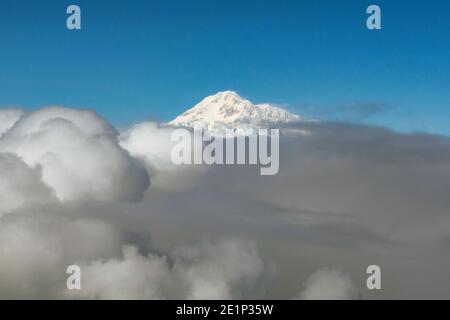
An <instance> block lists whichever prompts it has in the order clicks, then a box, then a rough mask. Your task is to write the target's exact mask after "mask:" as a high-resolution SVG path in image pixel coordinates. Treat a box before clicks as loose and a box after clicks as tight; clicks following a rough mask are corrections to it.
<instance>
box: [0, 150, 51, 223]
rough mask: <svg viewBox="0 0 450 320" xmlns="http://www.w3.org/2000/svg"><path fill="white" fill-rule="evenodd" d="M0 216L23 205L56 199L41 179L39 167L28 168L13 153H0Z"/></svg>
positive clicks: (43, 202)
mask: <svg viewBox="0 0 450 320" xmlns="http://www.w3.org/2000/svg"><path fill="white" fill-rule="evenodd" d="M0 177H1V180H0V217H1V216H2V215H3V214H5V213H8V212H11V211H14V210H17V209H19V208H22V207H24V206H35V205H39V204H45V203H51V202H54V201H56V198H55V197H54V195H53V192H52V190H51V189H50V188H49V187H48V186H47V185H45V184H44V183H43V182H42V180H41V172H40V169H39V168H34V169H32V168H30V167H29V166H28V165H27V164H26V163H25V162H23V161H22V160H21V159H19V158H18V157H17V156H15V155H13V154H7V153H0Z"/></svg>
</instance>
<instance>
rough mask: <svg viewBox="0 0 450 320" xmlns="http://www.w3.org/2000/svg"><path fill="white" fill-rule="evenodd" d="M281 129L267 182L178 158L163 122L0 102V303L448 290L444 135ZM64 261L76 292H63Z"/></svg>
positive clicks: (449, 220)
mask: <svg viewBox="0 0 450 320" xmlns="http://www.w3.org/2000/svg"><path fill="white" fill-rule="evenodd" d="M285 130H289V132H290V133H293V134H289V135H287V134H286V135H283V137H282V138H281V141H280V146H281V149H280V151H281V153H280V172H279V174H278V175H276V176H272V177H261V176H260V175H259V170H258V168H257V167H253V166H213V167H203V166H192V167H191V166H185V167H175V166H173V165H172V164H171V162H170V149H171V147H170V146H171V143H170V133H171V129H170V128H169V127H164V126H161V125H159V124H156V123H151V122H146V123H141V124H137V125H135V126H133V127H131V128H130V129H128V130H126V131H124V132H122V133H119V132H117V131H116V130H115V129H114V128H113V127H112V126H111V125H109V124H108V123H107V122H106V121H105V120H103V119H102V118H100V117H99V116H98V115H97V114H95V113H94V112H92V111H88V110H75V109H68V108H62V107H50V108H44V109H41V110H38V111H35V112H32V113H27V114H24V113H22V112H21V111H19V110H12V111H11V110H6V111H5V110H0V135H1V136H0V175H1V180H0V298H98V299H111V298H119V299H129V298H137V299H139V298H146V299H153V298H155V299H180V298H181V299H184V298H186V299H198V298H205V299H207V298H210V299H213V298H218V299H219V298H220V299H222V298H223V299H232V298H260V297H262V298H277V299H280V298H281V299H292V298H300V299H311V298H312V299H355V298H368V299H370V298H420V297H422V298H448V297H450V293H449V292H448V290H447V287H448V286H446V285H444V283H443V280H442V279H449V278H450V271H448V270H450V257H449V255H448V248H449V243H450V242H449V239H450V216H449V210H448V208H450V199H449V197H448V190H450V139H449V138H447V137H443V136H433V135H426V134H398V133H395V132H392V131H389V130H386V129H383V128H377V127H369V126H357V125H348V124H342V123H341V124H339V123H327V122H323V123H299V124H293V125H291V126H290V128H285ZM295 132H309V134H307V135H305V134H299V135H297V134H295ZM150 177H151V179H152V186H151V187H150ZM71 264H78V265H80V266H81V267H82V283H83V290H81V291H68V290H66V288H65V284H66V278H67V274H66V273H65V271H66V267H67V266H69V265H71ZM371 264H377V265H380V267H381V270H382V277H383V281H382V283H383V287H382V290H381V291H379V292H371V291H368V290H367V288H365V283H366V281H365V280H366V276H367V275H366V274H365V270H366V268H367V266H368V265H371ZM424 270H425V271H424ZM411 279H414V281H413V282H411ZM299 292H300V293H299Z"/></svg>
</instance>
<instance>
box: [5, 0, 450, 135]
mask: <svg viewBox="0 0 450 320" xmlns="http://www.w3.org/2000/svg"><path fill="white" fill-rule="evenodd" d="M70 4H77V5H79V6H80V7H81V10H82V30H81V31H69V30H67V29H66V23H65V20H66V17H67V15H66V8H67V6H68V5H70ZM370 4H378V5H379V6H380V7H381V9H382V30H381V31H369V30H368V29H367V28H366V26H365V23H366V18H367V15H366V13H365V11H366V8H367V6H368V5H370ZM449 15H450V4H449V2H448V1H444V0H442V1H438V0H428V1H404V0H395V1H392V0H391V1H360V0H358V1H356V0H355V1H351V0H345V1H344V0H340V1H338V0H326V1H325V0H322V1H319V0H304V1H300V0H291V1H282V0H257V1H256V0H226V1H224V0H214V1H212V0H208V1H204V0H183V1H182V0H164V1H163V0H148V1H147V0H146V1H144V0H142V1H139V0H135V1H124V0H115V1H100V0H87V1H84V0H73V1H71V2H69V1H63V0H54V1H45V0H40V1H31V0H30V1H22V0H2V1H1V2H0V44H1V48H0V49H1V50H0V106H3V107H5V106H21V107H23V108H25V109H28V110H32V109H35V108H38V107H42V106H45V105H49V104H61V105H66V106H70V107H83V108H92V109H95V110H97V112H98V113H99V114H101V115H102V116H104V117H105V118H107V119H108V120H110V121H111V122H112V123H113V124H115V125H116V126H119V127H120V126H127V125H129V124H131V123H133V122H136V121H140V120H144V119H150V118H156V119H159V120H164V121H165V120H170V119H172V118H174V117H175V116H176V115H177V114H179V113H181V112H182V111H184V110H185V109H186V108H188V107H191V106H192V105H194V104H195V103H196V102H198V101H199V100H200V99H201V98H203V97H205V96H207V95H209V94H212V93H215V92H217V91H221V90H235V91H237V92H239V93H240V94H241V95H243V96H245V97H247V98H249V99H250V100H252V101H253V102H258V103H260V102H272V103H276V104H279V105H282V106H284V107H286V108H287V109H289V110H291V111H294V112H297V113H300V114H307V115H313V116H316V117H321V118H324V119H333V120H344V121H357V122H363V123H371V124H380V125H385V126H388V127H391V128H394V129H396V130H401V131H428V132H434V133H443V134H450V125H449V122H450V18H449Z"/></svg>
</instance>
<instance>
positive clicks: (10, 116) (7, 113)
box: [0, 109, 24, 136]
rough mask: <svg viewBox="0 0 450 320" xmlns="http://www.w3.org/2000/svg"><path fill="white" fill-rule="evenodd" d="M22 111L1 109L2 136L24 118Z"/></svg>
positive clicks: (0, 131) (0, 128)
mask: <svg viewBox="0 0 450 320" xmlns="http://www.w3.org/2000/svg"><path fill="white" fill-rule="evenodd" d="M23 114H24V112H23V111H22V110H20V109H0V136H1V135H2V134H4V133H5V132H6V131H8V129H10V128H11V127H12V126H13V125H14V124H15V123H16V122H17V121H18V120H19V119H20V118H21V117H22V116H23Z"/></svg>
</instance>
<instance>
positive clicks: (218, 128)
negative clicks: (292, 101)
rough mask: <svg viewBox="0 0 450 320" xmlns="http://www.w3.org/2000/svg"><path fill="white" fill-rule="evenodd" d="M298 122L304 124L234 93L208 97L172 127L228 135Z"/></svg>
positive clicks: (297, 118)
mask: <svg viewBox="0 0 450 320" xmlns="http://www.w3.org/2000/svg"><path fill="white" fill-rule="evenodd" d="M298 120H301V118H300V117H299V116H298V115H295V114H292V113H290V112H288V111H286V110H283V109H281V108H279V107H275V106H273V105H270V104H258V105H255V104H253V103H252V102H250V101H249V100H247V99H245V98H242V97H241V96H239V95H238V94H237V93H236V92H234V91H223V92H218V93H216V94H214V95H212V96H209V97H206V98H205V99H203V100H202V101H201V102H200V103H198V104H197V105H195V106H194V107H193V108H191V109H189V110H187V111H186V112H184V113H183V114H181V115H180V116H178V117H177V118H176V119H174V120H173V121H171V122H169V124H170V125H173V126H181V127H188V128H193V127H194V126H200V127H202V128H204V129H205V130H207V131H209V132H210V133H215V132H219V133H224V132H225V130H226V129H236V130H238V131H239V130H247V129H251V128H255V129H257V128H265V127H270V126H273V125H274V124H277V123H286V122H291V121H298Z"/></svg>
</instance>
